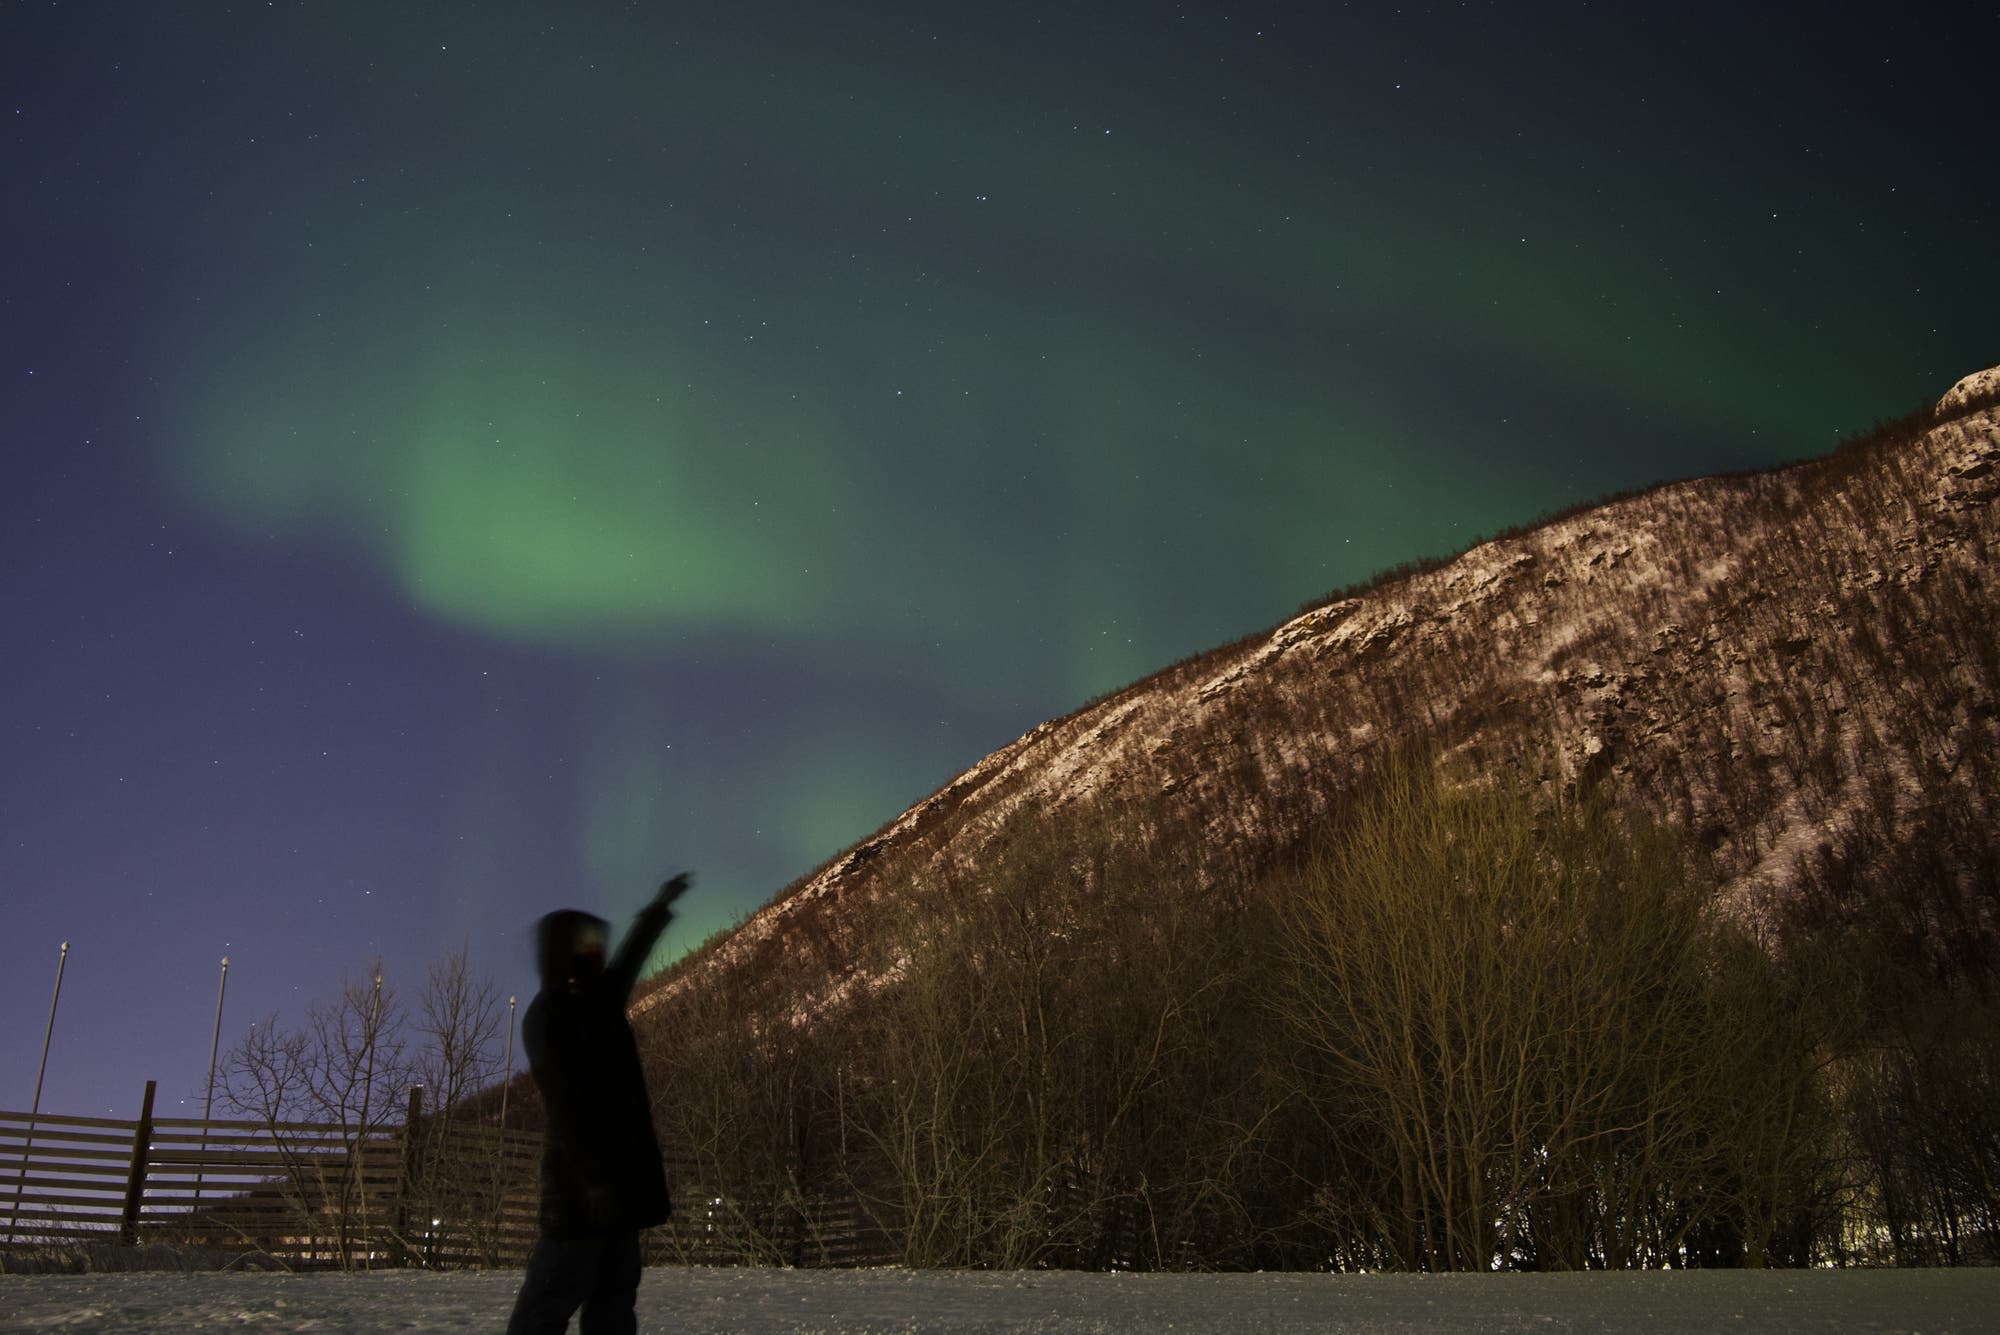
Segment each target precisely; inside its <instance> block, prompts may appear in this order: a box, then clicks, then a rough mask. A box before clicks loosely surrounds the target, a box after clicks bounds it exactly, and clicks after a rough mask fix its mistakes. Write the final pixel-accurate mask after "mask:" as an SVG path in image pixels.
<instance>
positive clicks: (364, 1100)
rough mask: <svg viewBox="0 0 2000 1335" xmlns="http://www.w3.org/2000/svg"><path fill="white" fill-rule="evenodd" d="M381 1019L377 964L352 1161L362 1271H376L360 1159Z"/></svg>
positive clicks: (365, 1180)
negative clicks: (359, 1206)
mask: <svg viewBox="0 0 2000 1335" xmlns="http://www.w3.org/2000/svg"><path fill="white" fill-rule="evenodd" d="M381 1018H382V966H381V965H380V964H379V963H378V964H377V965H376V966H375V994H374V996H373V997H372V998H371V999H370V1000H369V1002H368V1047H367V1050H366V1052H364V1053H363V1054H362V1055H363V1060H365V1061H366V1062H367V1063H368V1066H367V1069H366V1070H365V1071H364V1072H363V1073H362V1076H361V1124H360V1125H359V1126H358V1127H356V1128H355V1132H354V1155H353V1160H352V1162H353V1170H354V1184H355V1191H356V1195H357V1198H358V1199H359V1201H360V1204H361V1233H362V1241H363V1244H364V1245H365V1246H366V1248H367V1252H366V1255H365V1256H364V1258H363V1265H362V1267H361V1268H362V1269H364V1270H372V1269H374V1268H375V1267H374V1266H373V1265H370V1264H368V1262H372V1261H373V1260H374V1259H375V1240H374V1238H373V1237H371V1236H369V1233H368V1173H367V1170H366V1168H365V1167H364V1164H363V1156H364V1154H365V1152H366V1148H367V1136H368V1108H369V1103H370V1102H371V1101H372V1099H373V1098H374V1094H375V1028H376V1026H377V1025H378V1024H380V1023H381Z"/></svg>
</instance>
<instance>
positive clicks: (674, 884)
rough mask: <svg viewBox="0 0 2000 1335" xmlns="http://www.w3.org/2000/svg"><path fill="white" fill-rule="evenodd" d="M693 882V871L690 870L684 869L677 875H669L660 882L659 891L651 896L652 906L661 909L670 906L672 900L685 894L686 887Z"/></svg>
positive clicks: (672, 903)
mask: <svg viewBox="0 0 2000 1335" xmlns="http://www.w3.org/2000/svg"><path fill="white" fill-rule="evenodd" d="M693 884H694V873H693V872H691V871H684V872H681V873H680V874H679V875H677V876H673V877H669V878H668V879H667V880H666V881H664V882H662V883H661V885H660V890H659V893H658V894H656V895H654V896H653V906H654V907H655V908H662V909H670V908H672V907H673V906H674V901H675V900H676V899H679V898H680V897H681V896H682V895H684V894H686V893H687V892H688V887H690V886H692V885H693Z"/></svg>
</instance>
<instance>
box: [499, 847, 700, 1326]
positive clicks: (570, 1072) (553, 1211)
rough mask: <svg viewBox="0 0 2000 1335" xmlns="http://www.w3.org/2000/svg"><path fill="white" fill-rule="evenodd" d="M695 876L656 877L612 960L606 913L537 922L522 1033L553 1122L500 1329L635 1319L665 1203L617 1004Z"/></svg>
mask: <svg viewBox="0 0 2000 1335" xmlns="http://www.w3.org/2000/svg"><path fill="white" fill-rule="evenodd" d="M691 879H692V878H691V877H690V876H689V874H688V873H686V872H682V873H681V874H680V875H678V876H676V877H674V878H673V879H672V880H670V881H668V882H667V883H666V884H665V885H662V886H661V887H660V890H659V893H658V894H657V895H655V896H654V897H653V900H652V902H651V903H650V904H648V905H646V907H645V908H643V909H641V910H640V911H639V916H638V917H637V918H635V919H633V921H632V927H631V930H630V931H628V932H626V933H625V939H624V941H623V942H621V943H620V944H619V946H618V953H617V955H615V956H613V957H612V960H611V963H610V964H609V965H606V964H605V962H604V942H605V929H606V927H607V926H608V924H606V922H605V921H604V919H602V918H599V917H596V916H595V915H593V914H589V913H583V912H580V911H578V910H576V909H561V910H558V911H557V912H555V913H551V914H549V915H548V916H546V917H544V918H543V919H542V920H541V922H539V923H538V924H536V928H535V956H536V959H535V963H536V966H537V967H538V968H539V969H540V970H541V975H542V990H541V991H540V992H537V993H536V994H535V999H534V1000H533V1001H531V1002H529V1003H528V1013H527V1014H526V1015H525V1016H524V1017H523V1018H522V1020H521V1042H522V1046H524V1047H525V1048H526V1049H527V1051H528V1066H529V1068H530V1069H531V1070H532V1071H534V1073H535V1083H536V1084H537V1085H539V1086H540V1087H541V1091H542V1108H543V1109H544V1111H545V1112H546V1113H547V1121H548V1132H547V1137H546V1139H545V1140H544V1141H543V1144H542V1209H541V1220H540V1222H541V1236H540V1237H539V1238H537V1239H536V1240H535V1250H534V1252H533V1254H532V1255H530V1256H529V1258H528V1273H527V1275H526V1276H525V1277H524V1278H523V1279H522V1281H521V1293H520V1296H519V1297H517V1298H516V1299H515V1300H514V1315H513V1317H512V1319H511V1320H509V1321H508V1323H507V1331H508V1335H540V1333H541V1332H545V1331H546V1332H559V1331H562V1330H565V1329H567V1328H568V1326H569V1318H570V1314H571V1313H572V1312H574V1311H576V1310H577V1308H578V1307H581V1308H582V1309H583V1321H582V1329H583V1332H584V1335H598V1333H599V1332H612V1331H621V1332H622V1331H631V1330H635V1329H637V1318H636V1317H635V1315H634V1313H633V1305H634V1304H635V1303H636V1302H637V1300H638V1297H639V1269H640V1264H639V1230H640V1229H642V1228H647V1227H649V1226H651V1225H653V1224H659V1223H664V1222H665V1221H666V1218H667V1212H668V1209H669V1203H668V1200H667V1178H666V1173H665V1171H664V1170H663V1169H662V1168H661V1166H660V1146H659V1142H658V1141H657V1140H656V1139H655V1138H654V1136H653V1110H652V1104H651V1101H650V1100H649V1099H648V1098H647V1096H646V1077H645V1074H644V1073H643V1072H642V1071H641V1070H640V1069H639V1047H638V1044H637V1043H635V1042H634V1041H633V1039H632V1026H631V1025H630V1024H628V1023H627V1022H626V1020H625V1003H626V1001H627V1000H628V999H629V998H630V997H631V995H632V985H633V984H634V983H636V982H638V981H639V970H640V969H641V968H643V967H644V966H645V963H646V957H647V956H648V955H650V954H652V951H653V943H654V942H656V941H658V940H659V939H660V933H661V932H663V931H665V930H666V926H667V922H668V920H669V919H670V918H672V917H673V914H672V912H671V911H670V907H671V905H672V904H673V902H674V901H675V900H676V899H678V898H680V896H681V894H682V893H683V892H684V891H686V890H687V888H688V884H689V882H690V880H691Z"/></svg>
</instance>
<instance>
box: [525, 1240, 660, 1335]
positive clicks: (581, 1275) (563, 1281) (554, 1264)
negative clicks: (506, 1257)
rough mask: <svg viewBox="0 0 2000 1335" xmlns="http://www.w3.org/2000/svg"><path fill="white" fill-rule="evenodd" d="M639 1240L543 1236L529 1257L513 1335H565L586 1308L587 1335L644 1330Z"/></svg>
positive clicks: (625, 1334)
mask: <svg viewBox="0 0 2000 1335" xmlns="http://www.w3.org/2000/svg"><path fill="white" fill-rule="evenodd" d="M638 1300H639V1235H638V1234H637V1233H608V1234H604V1235H602V1236H599V1237H592V1238H552V1237H549V1236H548V1235H547V1234H543V1235H542V1237H541V1238H540V1239H538V1240H537V1241H536V1243H535V1250H534V1252H533V1253H532V1254H530V1255H529V1257H528V1273H527V1275H526V1276H525V1277H524V1278H523V1279H522V1280H521V1294H520V1296H519V1297H518V1298H516V1299H514V1315H513V1316H512V1317H511V1318H509V1319H508V1322H507V1335H561V1332H563V1331H565V1330H567V1329H568V1328H569V1317H570V1313H572V1312H574V1311H576V1309H577V1308H578V1307H581V1308H583V1320H582V1322H581V1323H580V1328H581V1332H582V1335H631V1333H632V1332H633V1331H636V1330H637V1329H638V1328H639V1321H638V1317H637V1316H635V1315H634V1314H633V1305H634V1304H635V1303H637V1302H638Z"/></svg>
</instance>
